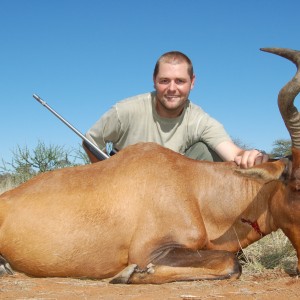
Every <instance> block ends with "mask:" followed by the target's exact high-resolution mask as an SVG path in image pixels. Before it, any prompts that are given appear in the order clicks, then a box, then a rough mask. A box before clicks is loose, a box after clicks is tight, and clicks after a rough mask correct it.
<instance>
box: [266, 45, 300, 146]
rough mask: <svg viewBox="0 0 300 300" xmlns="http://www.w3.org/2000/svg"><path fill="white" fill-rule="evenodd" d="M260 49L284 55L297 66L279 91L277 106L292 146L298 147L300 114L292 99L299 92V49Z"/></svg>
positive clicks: (299, 141) (299, 140) (299, 143)
mask: <svg viewBox="0 0 300 300" xmlns="http://www.w3.org/2000/svg"><path fill="white" fill-rule="evenodd" d="M260 50H262V51H265V52H270V53H274V54H277V55H280V56H282V57H285V58H287V59H289V60H290V61H292V62H293V63H294V64H295V65H296V67H297V72H296V74H295V76H294V77H293V78H292V80H291V81H289V82H288V83H287V84H286V85H285V86H284V87H283V88H282V89H281V90H280V92H279V95H278V106H279V110H280V113H281V116H282V118H283V120H284V123H285V125H286V127H287V130H288V131H289V133H290V136H291V139H292V145H293V147H295V148H298V149H300V114H299V112H298V110H297V108H296V107H295V106H294V100H295V98H296V96H297V95H298V94H299V92H300V51H297V50H292V49H285V48H261V49H260Z"/></svg>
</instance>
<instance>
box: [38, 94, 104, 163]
mask: <svg viewBox="0 0 300 300" xmlns="http://www.w3.org/2000/svg"><path fill="white" fill-rule="evenodd" d="M32 96H33V98H34V99H36V100H37V101H38V102H40V103H41V104H42V105H43V106H45V107H46V108H47V109H48V110H50V111H51V112H52V113H53V114H54V115H55V116H56V117H57V118H59V119H60V120H61V121H62V122H63V123H65V124H66V125H67V126H68V127H69V128H70V129H72V130H73V131H74V132H75V133H76V134H77V135H78V136H79V137H80V138H81V139H82V140H83V141H84V142H85V145H88V146H89V147H88V148H89V150H91V151H92V152H93V154H94V155H95V156H96V157H97V158H98V159H100V160H104V159H107V158H109V156H108V155H107V154H106V153H104V152H103V151H101V150H100V149H99V148H98V147H97V146H96V145H95V144H93V143H92V142H91V141H90V140H88V139H87V138H86V137H85V136H84V135H83V134H82V133H81V132H80V131H79V130H77V129H76V128H75V127H74V126H72V125H71V124H70V123H69V122H68V121H67V120H65V119H64V118H63V117H62V116H61V115H60V114H58V113H57V112H56V111H55V110H54V109H53V108H51V107H50V106H49V105H48V104H47V103H46V102H45V101H44V100H43V99H41V98H40V97H39V96H38V95H36V94H33V95H32Z"/></svg>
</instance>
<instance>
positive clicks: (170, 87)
mask: <svg viewBox="0 0 300 300" xmlns="http://www.w3.org/2000/svg"><path fill="white" fill-rule="evenodd" d="M169 90H170V91H175V90H176V83H175V81H173V80H172V81H171V82H170V84H169Z"/></svg>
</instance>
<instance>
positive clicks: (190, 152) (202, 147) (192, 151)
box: [184, 142, 223, 161]
mask: <svg viewBox="0 0 300 300" xmlns="http://www.w3.org/2000/svg"><path fill="white" fill-rule="evenodd" d="M184 155H185V156H187V157H189V158H192V159H196V160H207V161H223V160H222V159H221V157H220V156H219V155H218V154H217V153H216V152H215V151H214V150H212V149H211V148H209V147H208V146H207V145H206V144H205V143H203V142H198V143H196V144H194V145H192V146H191V147H190V148H188V149H187V150H186V152H185V154H184Z"/></svg>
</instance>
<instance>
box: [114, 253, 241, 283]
mask: <svg viewBox="0 0 300 300" xmlns="http://www.w3.org/2000/svg"><path fill="white" fill-rule="evenodd" d="M241 272H242V269H241V265H240V264H239V262H238V260H237V258H236V257H235V255H234V254H232V253H230V252H227V251H218V250H198V251H192V250H189V249H180V248H178V249H173V250H171V251H170V252H169V253H168V254H167V255H164V256H163V257H162V258H158V259H156V260H154V261H153V264H149V265H148V266H147V268H146V269H144V270H140V269H139V268H138V266H136V265H130V266H128V267H127V268H125V269H124V270H123V271H122V272H121V273H119V274H118V275H117V276H115V277H114V278H113V279H112V280H111V283H152V284H153V283H154V284H155V283H167V282H172V281H188V280H205V279H235V278H238V277H239V276H240V275H241Z"/></svg>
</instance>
